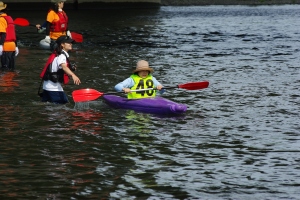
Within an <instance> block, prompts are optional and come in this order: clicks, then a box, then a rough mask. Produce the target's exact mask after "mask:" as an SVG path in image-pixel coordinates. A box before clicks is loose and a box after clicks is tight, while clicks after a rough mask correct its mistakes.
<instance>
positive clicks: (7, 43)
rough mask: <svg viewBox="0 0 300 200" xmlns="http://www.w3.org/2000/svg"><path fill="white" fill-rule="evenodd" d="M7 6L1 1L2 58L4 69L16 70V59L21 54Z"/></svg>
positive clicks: (0, 53)
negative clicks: (6, 10)
mask: <svg viewBox="0 0 300 200" xmlns="http://www.w3.org/2000/svg"><path fill="white" fill-rule="evenodd" d="M6 6H7V5H6V4H4V3H3V2H2V1H0V56H1V65H2V67H1V68H2V69H5V70H6V69H9V70H14V69H15V57H16V56H17V55H18V54H19V48H18V46H17V38H16V31H15V25H14V21H13V19H12V18H11V17H10V16H8V15H7V14H6V13H5V9H6Z"/></svg>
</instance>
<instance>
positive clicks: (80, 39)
mask: <svg viewBox="0 0 300 200" xmlns="http://www.w3.org/2000/svg"><path fill="white" fill-rule="evenodd" d="M14 24H16V25H19V26H34V27H36V26H35V25H34V24H30V23H29V21H28V20H27V19H25V18H16V19H15V20H14ZM71 36H72V39H73V40H75V41H76V42H80V43H81V42H83V37H82V35H81V34H79V33H75V32H71Z"/></svg>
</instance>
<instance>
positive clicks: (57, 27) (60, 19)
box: [44, 0, 72, 51]
mask: <svg viewBox="0 0 300 200" xmlns="http://www.w3.org/2000/svg"><path fill="white" fill-rule="evenodd" d="M51 2H52V3H54V4H53V5H52V6H51V8H50V9H49V11H48V14H47V19H46V21H47V23H46V37H45V39H44V40H45V42H47V43H49V44H50V50H51V51H53V50H54V49H55V48H56V45H57V43H56V42H55V40H56V39H57V38H58V37H60V36H62V35H66V36H69V37H70V38H72V36H71V33H70V31H69V29H68V22H69V19H68V16H67V14H66V13H65V11H63V8H64V3H65V2H66V0H51Z"/></svg>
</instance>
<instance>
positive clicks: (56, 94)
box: [42, 90, 69, 104]
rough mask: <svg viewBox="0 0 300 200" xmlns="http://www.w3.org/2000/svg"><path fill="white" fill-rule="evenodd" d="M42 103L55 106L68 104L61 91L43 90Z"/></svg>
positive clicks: (65, 96)
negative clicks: (54, 104)
mask: <svg viewBox="0 0 300 200" xmlns="http://www.w3.org/2000/svg"><path fill="white" fill-rule="evenodd" d="M42 101H43V102H50V103H56V104H66V103H69V100H68V97H67V95H66V94H65V93H64V92H61V91H47V90H43V95H42Z"/></svg>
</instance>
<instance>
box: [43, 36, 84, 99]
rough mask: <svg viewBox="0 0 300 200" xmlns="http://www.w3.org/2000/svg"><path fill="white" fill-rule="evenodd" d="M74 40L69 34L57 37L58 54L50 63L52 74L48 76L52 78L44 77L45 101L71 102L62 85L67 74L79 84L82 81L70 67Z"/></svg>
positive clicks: (56, 50)
mask: <svg viewBox="0 0 300 200" xmlns="http://www.w3.org/2000/svg"><path fill="white" fill-rule="evenodd" d="M74 42H75V41H74V40H73V39H71V38H70V37H69V36H60V37H59V38H57V40H56V43H57V47H56V49H55V53H56V54H57V56H56V57H55V58H54V59H53V61H52V63H51V65H49V70H50V71H51V74H50V76H48V77H50V78H49V79H48V78H43V79H44V83H43V93H42V101H43V102H51V103H57V104H65V103H68V102H69V101H68V98H67V95H66V94H65V93H64V90H63V88H62V85H61V83H63V82H64V81H65V78H66V77H65V74H66V75H68V76H71V77H72V79H73V81H74V84H76V85H79V84H80V83H81V82H80V79H79V78H78V77H77V76H76V75H75V73H74V72H73V71H72V70H71V69H70V68H69V67H70V62H69V54H68V51H70V50H72V44H73V43H74ZM74 71H75V69H74ZM67 78H68V77H67Z"/></svg>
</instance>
